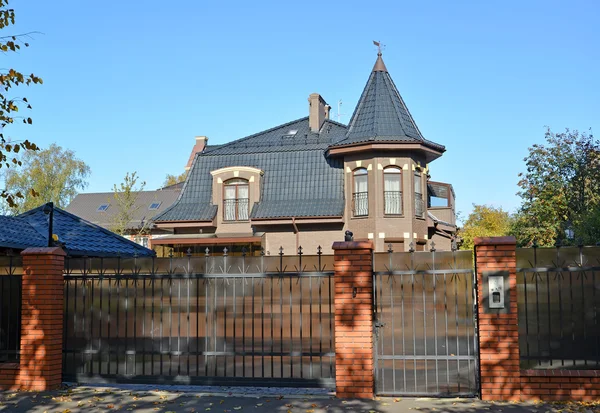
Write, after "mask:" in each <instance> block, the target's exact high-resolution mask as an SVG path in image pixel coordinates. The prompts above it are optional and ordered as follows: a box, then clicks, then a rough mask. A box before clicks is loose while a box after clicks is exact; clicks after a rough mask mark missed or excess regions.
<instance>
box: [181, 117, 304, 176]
mask: <svg viewBox="0 0 600 413" xmlns="http://www.w3.org/2000/svg"><path fill="white" fill-rule="evenodd" d="M306 119H308V116H304V117H302V118H300V119H296V120H292V121H290V122H286V123H282V124H281V125H278V126H274V127H272V128H269V129H265V130H262V131H260V132H257V133H253V134H252V135H248V136H244V137H243V138H239V139H236V140H234V141H231V142H227V143H224V144H221V145H220V146H219V147H218V148H214V149H213V150H212V151H208V152H204V155H206V154H209V153H211V152H213V151H216V150H218V149H224V148H227V147H229V146H230V145H233V144H235V143H240V142H243V141H246V140H248V139H251V138H255V137H257V136H258V135H262V134H264V133H268V132H272V131H274V130H276V129H279V128H283V127H285V126H288V125H291V124H292V123H297V122H301V121H303V120H306ZM197 156H198V154H196V157H197ZM191 169H192V168H190V170H191Z"/></svg>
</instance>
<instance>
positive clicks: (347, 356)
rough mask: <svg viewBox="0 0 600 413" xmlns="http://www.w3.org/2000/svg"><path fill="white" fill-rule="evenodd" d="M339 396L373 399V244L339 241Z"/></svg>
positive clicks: (336, 266)
mask: <svg viewBox="0 0 600 413" xmlns="http://www.w3.org/2000/svg"><path fill="white" fill-rule="evenodd" d="M332 248H333V250H334V258H335V262H334V266H333V268H334V271H335V275H334V280H335V371H336V373H335V384H336V395H337V397H344V398H346V397H351V398H372V397H373V384H374V383H373V380H374V379H373V373H374V372H373V264H372V261H373V243H372V242H371V241H368V242H335V243H334V244H333V247H332Z"/></svg>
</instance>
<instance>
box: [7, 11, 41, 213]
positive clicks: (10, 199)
mask: <svg viewBox="0 0 600 413" xmlns="http://www.w3.org/2000/svg"><path fill="white" fill-rule="evenodd" d="M8 3H9V0H0V30H2V29H6V28H7V27H8V26H11V25H13V24H15V11H14V10H13V9H11V8H9V6H8ZM31 34H32V33H25V34H20V35H9V36H2V37H0V51H2V52H4V53H9V52H18V51H19V50H21V48H22V47H29V43H27V42H26V41H25V40H27V39H28V38H30V37H31ZM32 83H33V84H37V83H39V84H42V83H43V81H42V79H41V78H39V77H37V76H35V75H34V74H30V75H24V74H22V73H21V72H19V71H17V70H15V69H2V70H0V128H1V130H0V168H10V167H11V166H12V167H14V166H17V165H18V166H20V165H21V160H20V159H19V153H20V152H21V151H23V152H26V151H27V152H29V151H37V150H38V149H39V148H38V147H37V146H36V145H35V144H34V143H31V142H30V141H29V140H27V139H25V140H23V141H19V140H12V141H11V140H9V139H8V137H7V136H5V134H4V133H5V130H6V127H7V126H8V125H11V124H13V123H15V122H18V121H21V122H23V123H24V124H28V125H31V124H32V123H33V121H32V119H31V118H30V117H28V116H26V115H23V116H20V115H17V114H18V113H19V111H21V112H22V111H23V110H25V109H31V105H30V104H29V101H28V100H27V98H26V97H14V96H9V95H8V93H9V91H10V90H11V89H12V88H15V87H17V86H20V85H23V84H24V85H27V86H29V85H31V84H32ZM21 153H22V152H21ZM26 194H27V195H26ZM35 195H36V191H35V189H34V188H31V187H30V186H24V187H22V188H19V190H11V189H9V188H0V198H3V199H4V200H5V201H6V202H7V203H8V205H9V206H10V207H17V205H16V203H17V200H23V199H24V198H25V197H26V196H27V197H32V196H35Z"/></svg>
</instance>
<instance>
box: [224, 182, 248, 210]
mask: <svg viewBox="0 0 600 413" xmlns="http://www.w3.org/2000/svg"><path fill="white" fill-rule="evenodd" d="M248 194H249V192H248V181H246V180H245V179H240V178H235V179H230V180H228V181H226V182H225V183H224V184H223V220H224V221H247V220H248V204H249V202H248V201H249V199H248Z"/></svg>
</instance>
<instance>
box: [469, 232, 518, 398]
mask: <svg viewBox="0 0 600 413" xmlns="http://www.w3.org/2000/svg"><path fill="white" fill-rule="evenodd" d="M515 253H516V240H515V238H514V237H492V238H475V267H476V269H477V299H478V308H479V311H478V320H479V357H480V369H481V398H482V399H483V400H519V399H520V398H521V376H520V370H519V330H518V325H517V274H516V256H515ZM487 271H508V280H509V282H508V287H509V288H510V290H509V297H508V299H509V303H508V305H507V306H506V309H504V310H495V309H489V308H487V307H488V306H487V301H485V302H484V291H483V286H484V281H485V280H484V278H485V277H484V272H487ZM505 288H506V285H505ZM486 293H487V292H486Z"/></svg>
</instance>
